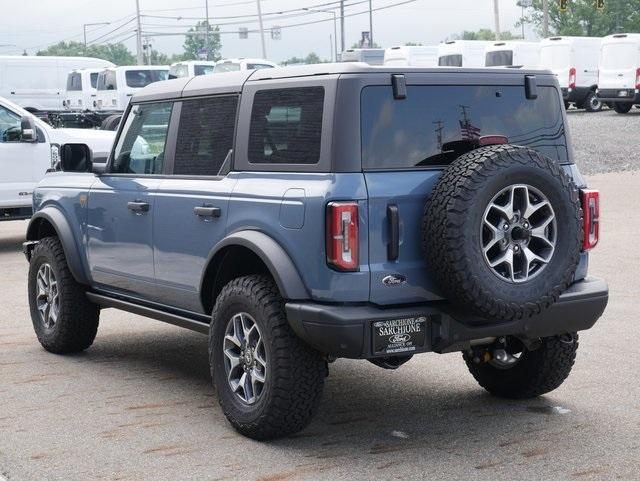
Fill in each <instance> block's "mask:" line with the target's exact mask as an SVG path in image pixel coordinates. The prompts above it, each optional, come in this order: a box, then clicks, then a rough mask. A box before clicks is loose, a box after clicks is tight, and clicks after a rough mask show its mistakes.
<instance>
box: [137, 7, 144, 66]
mask: <svg viewBox="0 0 640 481" xmlns="http://www.w3.org/2000/svg"><path fill="white" fill-rule="evenodd" d="M136 24H137V30H136V57H137V62H138V65H144V58H143V55H142V24H141V23H140V0H136Z"/></svg>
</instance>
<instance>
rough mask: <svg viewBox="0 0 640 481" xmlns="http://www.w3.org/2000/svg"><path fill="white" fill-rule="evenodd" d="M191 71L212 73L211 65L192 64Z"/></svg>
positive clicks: (202, 73) (205, 73) (204, 73)
mask: <svg viewBox="0 0 640 481" xmlns="http://www.w3.org/2000/svg"><path fill="white" fill-rule="evenodd" d="M193 73H194V74H195V75H209V74H212V73H213V65H194V66H193Z"/></svg>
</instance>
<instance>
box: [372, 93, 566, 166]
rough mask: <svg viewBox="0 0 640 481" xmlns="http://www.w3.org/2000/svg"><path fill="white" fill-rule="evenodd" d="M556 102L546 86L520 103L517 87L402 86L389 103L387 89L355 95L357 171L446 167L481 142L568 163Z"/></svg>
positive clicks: (389, 96)
mask: <svg viewBox="0 0 640 481" xmlns="http://www.w3.org/2000/svg"><path fill="white" fill-rule="evenodd" d="M563 110H564V108H563V105H562V103H561V102H560V99H559V97H558V92H557V90H556V89H555V88H553V87H545V86H539V87H538V98H537V99H527V98H526V97H525V90H524V88H523V87H522V86H479V85H467V86H462V85H454V86H439V85H438V86H436V85H433V86H427V85H415V86H408V87H407V98H406V99H404V100H396V99H394V98H393V90H392V88H391V87H390V86H388V87H385V86H371V87H366V88H364V89H363V90H362V95H361V119H362V120H361V127H362V165H363V168H364V169H411V168H420V167H428V166H433V165H447V164H450V163H451V162H452V161H453V160H454V159H456V158H457V157H459V156H460V155H462V154H464V153H466V152H469V151H470V150H473V149H474V148H476V147H477V145H478V139H479V138H480V137H482V136H485V135H501V136H505V137H506V138H507V141H508V142H509V143H511V144H515V145H522V146H526V147H529V148H531V149H535V150H538V151H539V152H541V153H542V154H544V155H546V156H548V157H550V158H552V159H554V160H558V161H561V162H562V161H566V160H567V159H568V152H567V139H566V133H565V126H564V120H563V117H562V111H563Z"/></svg>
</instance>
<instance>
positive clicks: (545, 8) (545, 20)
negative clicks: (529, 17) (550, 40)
mask: <svg viewBox="0 0 640 481" xmlns="http://www.w3.org/2000/svg"><path fill="white" fill-rule="evenodd" d="M542 34H543V35H544V38H547V37H548V36H549V0H542Z"/></svg>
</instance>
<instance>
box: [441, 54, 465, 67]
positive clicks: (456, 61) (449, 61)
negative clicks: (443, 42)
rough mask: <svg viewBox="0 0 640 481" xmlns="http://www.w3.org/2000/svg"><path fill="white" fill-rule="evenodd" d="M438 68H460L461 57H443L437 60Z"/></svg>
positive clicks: (457, 55)
mask: <svg viewBox="0 0 640 481" xmlns="http://www.w3.org/2000/svg"><path fill="white" fill-rule="evenodd" d="M438 65H439V66H440V67H462V55H460V54H456V55H443V56H442V57H440V58H439V59H438Z"/></svg>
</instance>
